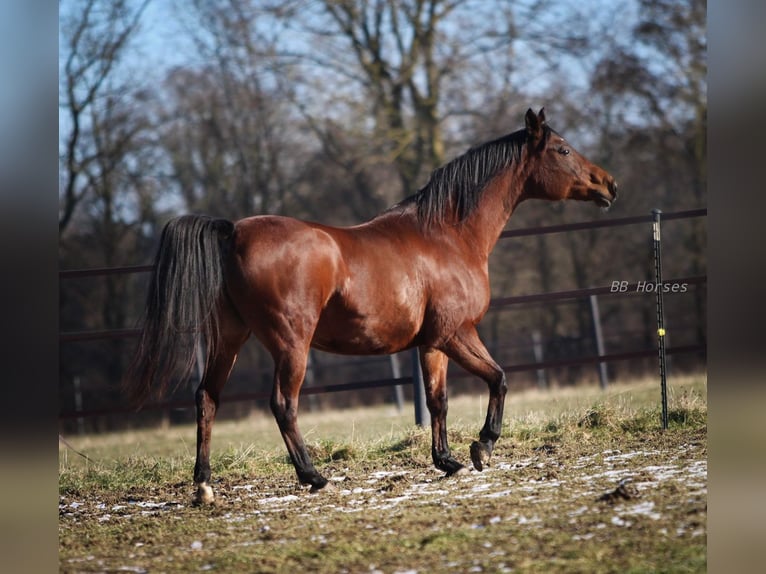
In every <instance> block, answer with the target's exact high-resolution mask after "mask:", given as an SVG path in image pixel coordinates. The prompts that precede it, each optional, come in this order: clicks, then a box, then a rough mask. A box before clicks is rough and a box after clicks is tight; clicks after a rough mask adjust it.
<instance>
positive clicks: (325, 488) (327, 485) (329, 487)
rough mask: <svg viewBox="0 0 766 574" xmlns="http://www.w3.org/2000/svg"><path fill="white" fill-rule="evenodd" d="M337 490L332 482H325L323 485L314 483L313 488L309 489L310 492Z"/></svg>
mask: <svg viewBox="0 0 766 574" xmlns="http://www.w3.org/2000/svg"><path fill="white" fill-rule="evenodd" d="M335 490H336V488H335V486H334V485H333V484H332V483H331V482H325V483H324V484H323V485H321V486H319V485H317V484H312V485H311V489H309V492H310V493H311V494H316V493H318V492H335Z"/></svg>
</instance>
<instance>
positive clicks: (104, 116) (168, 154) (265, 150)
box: [59, 0, 707, 430]
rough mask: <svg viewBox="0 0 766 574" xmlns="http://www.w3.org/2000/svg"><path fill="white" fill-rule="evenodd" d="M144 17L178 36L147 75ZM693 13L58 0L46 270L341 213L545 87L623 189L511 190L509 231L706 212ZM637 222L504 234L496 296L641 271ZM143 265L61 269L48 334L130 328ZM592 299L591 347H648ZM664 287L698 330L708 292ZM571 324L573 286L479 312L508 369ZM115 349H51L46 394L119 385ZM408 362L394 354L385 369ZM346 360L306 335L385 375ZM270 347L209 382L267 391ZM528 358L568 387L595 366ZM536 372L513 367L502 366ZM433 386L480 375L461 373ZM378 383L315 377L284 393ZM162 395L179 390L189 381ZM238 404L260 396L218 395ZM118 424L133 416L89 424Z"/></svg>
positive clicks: (587, 330)
mask: <svg viewBox="0 0 766 574" xmlns="http://www.w3.org/2000/svg"><path fill="white" fill-rule="evenodd" d="M162 15H165V16H166V17H172V18H174V19H177V21H178V25H177V26H176V27H175V28H174V29H175V30H177V31H178V32H177V33H178V34H183V35H184V39H185V40H186V42H185V44H184V45H186V46H189V50H188V52H189V53H188V54H184V55H183V56H184V57H183V58H179V57H178V54H174V55H173V56H174V57H173V58H172V61H173V62H174V63H173V65H168V66H166V67H164V68H161V69H159V70H158V69H156V68H155V66H156V65H157V64H156V62H162V60H163V56H162V51H161V50H160V49H159V48H157V50H158V52H157V53H156V54H154V56H155V57H153V58H151V59H147V61H146V62H143V61H142V58H141V54H145V53H146V50H147V49H151V48H147V46H162V42H163V38H162V37H161V35H160V36H158V35H157V34H156V33H155V32H156V31H157V30H159V29H163V28H161V27H158V26H157V22H156V20H155V21H152V20H151V19H152V18H154V19H156V18H158V17H160V16H162ZM705 18H706V9H705V2H704V1H703V0H604V1H598V0H594V1H590V2H589V1H583V2H578V3H561V2H558V1H553V0H524V1H516V0H481V1H478V0H311V1H310V0H285V1H276V0H275V1H271V0H261V1H258V0H190V1H184V2H164V3H163V2H154V3H152V2H149V1H143V0H134V1H127V0H98V1H97V0H63V1H62V2H61V3H60V56H59V58H60V66H59V69H60V88H59V98H60V131H61V133H60V146H59V149H60V158H59V165H60V187H59V198H60V211H59V213H60V220H59V233H60V267H61V269H76V268H92V267H115V266H123V265H140V264H147V263H150V262H151V260H152V257H153V253H154V249H155V248H156V245H157V242H158V237H159V233H160V231H161V229H162V226H163V225H164V223H165V222H166V221H167V220H168V219H169V218H171V217H173V216H175V215H178V214H181V213H186V212H195V213H207V214H211V215H216V216H224V217H228V218H232V219H237V218H241V217H244V216H248V215H251V214H256V213H276V214H284V215H290V216H293V217H298V218H304V219H313V220H318V221H322V222H325V223H329V224H335V225H348V224H354V223H358V222H360V221H363V220H365V219H368V218H371V217H372V216H374V215H375V214H377V213H378V212H380V211H381V210H383V209H385V208H386V207H388V206H389V205H392V204H393V203H395V202H397V201H399V200H400V199H402V198H403V197H405V196H407V195H410V194H411V193H414V192H415V191H416V190H417V189H418V188H419V187H420V186H421V185H422V184H423V183H425V181H426V178H427V177H428V174H429V172H430V171H431V170H432V169H433V168H435V167H437V166H439V165H440V164H442V163H444V162H445V161H448V160H449V159H451V158H453V157H455V156H456V155H459V154H460V153H462V152H463V151H465V150H466V149H467V148H468V147H470V146H471V145H474V144H477V143H481V142H483V141H486V140H488V139H491V138H494V137H497V136H499V135H502V134H505V133H508V132H510V131H514V130H516V129H519V128H521V127H522V126H523V114H524V112H525V111H526V109H527V108H528V107H533V108H535V110H537V109H538V108H539V107H542V106H544V107H545V109H546V114H547V116H548V121H549V123H550V124H551V125H552V126H553V127H554V128H555V129H556V130H557V131H558V132H560V133H561V134H563V135H564V136H565V137H567V138H568V139H569V140H570V141H571V142H572V143H573V144H574V145H575V146H576V147H577V148H578V149H579V150H580V151H581V152H583V153H584V154H585V155H586V156H587V157H588V158H589V159H591V160H592V161H594V162H596V163H598V164H600V165H602V166H603V167H605V168H606V169H608V170H609V171H610V172H611V173H613V174H614V175H615V176H616V177H617V179H618V181H619V183H620V190H621V195H620V198H619V201H618V202H617V203H616V204H615V206H614V207H613V208H612V210H611V211H609V212H608V213H602V212H601V211H599V210H598V209H597V208H596V207H594V206H593V205H592V204H575V203H561V204H549V203H542V202H527V203H525V204H522V205H521V206H520V208H519V209H518V211H517V212H516V213H515V214H514V216H513V217H512V218H511V220H510V223H509V228H521V227H529V226H537V225H550V224H556V223H563V222H573V221H586V220H591V219H598V218H610V217H622V216H628V215H639V214H642V215H643V214H648V213H649V212H650V211H651V209H652V208H660V209H662V210H663V211H666V212H669V211H675V210H681V209H690V208H697V207H704V206H705V205H706V181H707V174H706V139H705V138H706V122H707V99H706V71H707V67H706V26H705ZM152 31H155V32H152ZM152 34H154V35H153V36H152ZM173 45H178V44H173ZM179 61H183V62H185V63H182V64H178V63H177V62H179ZM149 66H152V68H151V69H149ZM158 77H159V78H161V79H160V80H159V81H156V78H158ZM663 231H664V236H663V239H664V243H663V248H664V255H665V261H664V267H665V268H664V273H665V277H666V278H673V277H681V276H687V275H702V274H705V273H706V260H705V248H706V234H705V220H704V218H703V219H691V220H682V221H677V222H668V223H666V224H665V228H664V230H663ZM649 239H650V229H649V228H648V226H643V227H642V226H626V227H615V228H607V229H601V230H588V231H578V232H572V233H566V234H552V235H545V236H532V237H526V238H520V239H512V240H504V241H501V242H500V243H499V244H498V247H497V249H496V251H495V253H494V254H493V258H492V261H491V266H492V269H491V277H492V282H493V283H492V285H493V292H494V294H495V295H496V296H509V295H520V294H527V293H538V292H546V291H558V290H564V289H573V288H580V287H592V286H601V285H609V284H610V283H611V282H612V281H618V280H620V281H621V280H628V281H638V280H644V279H650V278H651V277H652V269H653V268H652V261H651V253H650V241H649ZM146 278H147V277H146V274H145V273H143V274H129V275H108V276H105V277H95V278H82V279H69V280H62V281H61V284H60V329H61V331H84V330H109V329H126V328H132V327H134V326H135V324H136V321H137V319H138V317H139V315H140V312H141V308H142V306H143V302H144V293H143V290H144V288H145V284H146ZM599 302H600V307H601V319H602V327H603V331H604V335H605V339H606V351H607V352H621V351H630V350H638V349H645V348H651V347H652V345H654V344H655V335H654V329H655V315H654V306H653V297H652V296H646V295H645V296H637V295H636V296H631V297H619V298H617V297H613V298H610V297H601V298H600V301H599ZM666 306H667V311H666V313H667V315H668V318H667V323H668V326H669V339H670V340H669V343H670V344H696V343H704V341H705V289H704V287H702V288H696V287H691V288H690V293H689V294H687V295H684V296H671V297H668V298H667V300H666ZM591 333H592V323H591V318H590V311H589V308H588V305H587V300H585V301H582V302H567V303H560V304H546V305H535V306H527V307H519V308H518V309H517V308H514V309H513V310H511V309H506V310H502V311H498V312H490V313H489V314H488V315H487V317H486V318H485V320H484V322H483V324H482V334H483V336H484V339H485V341H486V342H487V343H488V346H489V347H490V349H491V350H492V351H493V353H494V354H495V356H496V358H497V359H498V362H500V363H501V364H504V365H507V364H513V363H529V362H533V361H534V356H533V351H532V338H533V337H539V338H540V340H541V341H542V348H543V350H544V355H545V358H562V357H566V356H572V355H574V356H578V355H579V356H582V355H591V354H594V353H595V346H594V342H593V339H592V336H591ZM132 344H133V339H131V338H119V339H110V340H103V341H89V342H79V343H67V344H62V346H61V352H60V409H61V411H69V410H72V409H73V408H74V406H75V401H76V400H78V399H76V397H75V394H76V392H75V391H77V393H79V400H81V401H82V407H83V408H84V409H86V410H89V409H98V408H109V407H112V406H116V405H120V404H122V398H121V396H120V391H119V380H120V377H121V375H122V373H123V371H124V368H125V365H126V363H127V361H128V360H129V357H130V350H131V348H132ZM408 361H409V355H407V354H404V355H403V356H402V361H401V363H402V364H401V366H402V368H403V371H402V372H403V374H405V375H406V374H407V373H408V370H407V369H408V366H407V365H408ZM674 361H675V362H674V368H678V369H692V368H699V367H700V366H701V365H703V364H704V359H702V358H700V357H697V356H690V357H685V358H684V357H681V356H678V358H677V359H674ZM347 362H348V358H343V357H341V358H336V357H331V356H329V355H324V354H321V353H315V354H312V364H313V366H314V368H313V370H312V373H311V375H312V379H313V380H312V381H309V384H332V383H338V382H344V381H350V380H363V379H375V378H386V377H390V376H391V375H392V370H391V363H390V362H389V360H388V359H387V358H379V359H375V360H374V361H370V360H368V361H363V362H361V363H355V364H354V365H351V366H343V365H342V364H340V363H344V364H345V363H347ZM270 364H271V359H270V358H269V357H268V355H266V354H265V353H264V352H263V351H262V349H261V348H260V347H259V346H258V345H257V344H256V343H254V342H252V343H250V344H248V345H247V346H246V348H245V350H244V351H243V353H242V356H241V358H240V361H239V363H238V365H237V367H236V368H235V371H234V375H233V377H232V380H231V381H230V383H229V387H228V388H227V392H226V393H224V397H225V396H226V394H229V393H231V394H234V393H239V392H248V391H259V390H264V389H268V388H269V386H270V379H271V375H270V372H269V368H270ZM655 370H656V359H653V358H652V359H647V360H640V361H630V362H625V363H619V364H618V363H615V364H612V365H610V375H611V376H612V378H619V377H626V376H631V375H637V374H645V373H654V372H655ZM456 374H459V373H456ZM548 376H549V379H550V380H551V381H553V382H557V383H558V384H569V383H574V382H579V381H580V380H590V379H594V378H595V377H596V370H595V367H590V366H587V367H582V368H579V369H574V368H573V369H559V370H557V371H555V372H551V373H548ZM535 377H536V374H535V373H534V372H531V373H521V374H518V375H513V376H512V377H511V384H512V385H514V384H518V385H524V384H532V383H533V381H534V380H535ZM452 388H453V389H458V390H459V389H468V388H470V389H471V390H473V391H478V392H485V389H484V386H483V384H481V383H476V382H473V381H468V380H464V379H459V380H458V381H457V382H456V384H455V385H453V387H452ZM407 392H409V391H407ZM391 394H392V391H391V390H390V389H381V390H375V391H367V392H364V393H361V392H356V393H339V394H332V395H322V396H321V397H311V400H309V398H308V397H307V398H305V399H304V405H308V404H310V405H311V406H317V405H322V404H336V405H343V404H349V403H353V402H362V401H373V400H376V401H379V400H384V399H385V400H388V399H389V397H390V395H391ZM176 397H181V398H190V397H191V393H190V392H189V389H188V387H187V388H183V389H180V390H179V391H178V394H177V395H176ZM253 406H257V407H258V408H263V407H264V406H265V405H248V404H239V405H234V404H232V405H227V406H226V407H225V409H224V412H225V413H228V414H230V415H232V414H241V413H244V412H246V411H247V410H248V409H250V408H251V407H253ZM144 416H145V417H147V418H151V417H153V416H154V414H152V413H148V414H146V415H144ZM166 416H167V413H166ZM171 416H172V417H177V418H179V419H183V420H190V418H191V416H192V415H191V414H190V411H178V412H175V411H174V412H173V413H171ZM127 420H130V421H132V423H137V422H138V421H139V420H141V419H139V418H138V417H136V416H131V417H127V418H120V417H114V416H112V417H101V418H95V419H89V420H88V421H86V425H88V426H89V428H93V429H95V430H98V429H107V428H111V427H112V426H117V425H120V424H124V423H125V422H126V421H127ZM67 424H69V423H67Z"/></svg>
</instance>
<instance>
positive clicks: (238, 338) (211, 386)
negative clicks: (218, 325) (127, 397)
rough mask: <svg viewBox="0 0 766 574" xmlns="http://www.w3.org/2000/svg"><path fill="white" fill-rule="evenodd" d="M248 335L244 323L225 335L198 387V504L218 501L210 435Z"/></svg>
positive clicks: (195, 469)
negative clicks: (211, 475) (212, 480)
mask: <svg viewBox="0 0 766 574" xmlns="http://www.w3.org/2000/svg"><path fill="white" fill-rule="evenodd" d="M247 337H248V332H247V329H245V328H244V326H241V324H240V325H239V326H238V328H234V327H233V326H232V327H230V329H228V330H227V331H224V332H223V335H222V338H221V341H220V342H219V347H218V352H217V354H216V356H214V357H212V358H211V359H210V360H209V361H208V364H207V365H206V366H205V373H204V375H203V377H202V381H201V382H200V384H199V387H197V393H196V400H197V460H196V462H195V464H194V482H195V484H196V485H197V494H196V496H195V499H194V501H195V502H196V503H197V504H210V503H212V502H213V500H214V496H213V489H212V488H211V486H210V435H211V432H212V430H213V423H214V422H215V415H216V412H217V411H218V402H219V398H220V395H221V391H222V390H223V387H224V385H225V384H226V381H227V380H228V379H229V374H230V373H231V370H232V368H233V367H234V363H235V362H236V360H237V353H239V349H240V348H241V347H242V345H243V344H244V342H245V340H247Z"/></svg>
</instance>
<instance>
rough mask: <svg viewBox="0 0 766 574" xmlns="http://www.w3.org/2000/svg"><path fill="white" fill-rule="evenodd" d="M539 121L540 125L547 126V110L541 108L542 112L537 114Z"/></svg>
mask: <svg viewBox="0 0 766 574" xmlns="http://www.w3.org/2000/svg"><path fill="white" fill-rule="evenodd" d="M537 119H539V120H540V125H541V126H544V125H545V108H540V111H539V112H538V113H537Z"/></svg>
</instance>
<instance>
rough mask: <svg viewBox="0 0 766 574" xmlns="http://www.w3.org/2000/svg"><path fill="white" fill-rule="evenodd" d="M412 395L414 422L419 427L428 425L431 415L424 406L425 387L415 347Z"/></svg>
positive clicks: (413, 352) (413, 350)
mask: <svg viewBox="0 0 766 574" xmlns="http://www.w3.org/2000/svg"><path fill="white" fill-rule="evenodd" d="M412 397H413V400H414V402H415V424H416V425H418V426H419V427H424V426H428V425H430V424H431V415H430V413H429V412H428V408H426V388H425V385H424V384H423V371H421V370H420V355H419V354H418V348H417V347H413V349H412Z"/></svg>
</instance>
